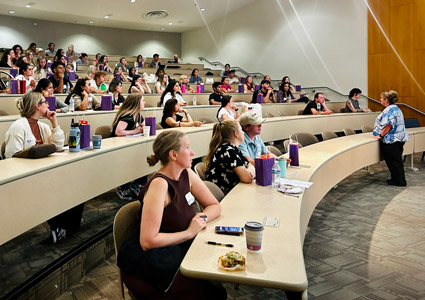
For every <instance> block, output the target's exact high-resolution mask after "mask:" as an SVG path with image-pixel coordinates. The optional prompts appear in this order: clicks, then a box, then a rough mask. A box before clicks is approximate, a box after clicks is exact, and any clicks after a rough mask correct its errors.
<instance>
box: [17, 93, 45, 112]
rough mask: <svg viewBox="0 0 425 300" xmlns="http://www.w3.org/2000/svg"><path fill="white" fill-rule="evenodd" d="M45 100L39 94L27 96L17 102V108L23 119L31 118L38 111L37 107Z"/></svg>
mask: <svg viewBox="0 0 425 300" xmlns="http://www.w3.org/2000/svg"><path fill="white" fill-rule="evenodd" d="M42 100H43V95H42V94H41V93H37V92H31V93H28V94H25V95H24V96H23V97H22V98H20V99H18V101H16V107H17V108H18V110H19V112H20V113H21V117H24V118H29V117H31V116H32V115H34V114H35V112H36V111H37V107H36V105H37V104H39V103H40V102H41V101H42Z"/></svg>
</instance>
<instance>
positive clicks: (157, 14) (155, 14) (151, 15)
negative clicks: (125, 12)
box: [142, 10, 168, 19]
mask: <svg viewBox="0 0 425 300" xmlns="http://www.w3.org/2000/svg"><path fill="white" fill-rule="evenodd" d="M167 16H168V12H166V11H165V10H152V11H149V12H147V13H144V14H143V15H142V18H143V19H163V18H165V17H167Z"/></svg>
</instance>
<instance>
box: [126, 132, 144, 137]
mask: <svg viewBox="0 0 425 300" xmlns="http://www.w3.org/2000/svg"><path fill="white" fill-rule="evenodd" d="M139 136H142V134H141V133H138V134H130V135H126V136H125V137H128V138H134V137H139Z"/></svg>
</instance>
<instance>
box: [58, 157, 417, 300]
mask: <svg viewBox="0 0 425 300" xmlns="http://www.w3.org/2000/svg"><path fill="white" fill-rule="evenodd" d="M419 159H420V156H419V155H417V156H415V166H416V167H418V168H419V171H407V174H406V175H407V176H406V177H407V182H408V186H407V187H406V188H401V187H393V186H387V185H386V184H385V180H386V179H387V178H388V176H389V173H388V171H387V169H386V166H385V164H384V163H381V164H376V165H373V166H371V167H370V168H369V172H374V174H373V175H370V174H369V173H368V172H367V171H365V170H359V171H358V172H356V173H354V174H353V175H352V176H350V177H348V178H346V179H345V180H343V181H342V182H341V183H339V184H338V186H337V187H336V188H334V189H332V190H331V191H330V192H329V193H328V194H327V195H326V197H325V198H324V199H323V200H322V201H321V203H320V204H319V205H318V206H317V208H316V210H315V212H314V214H313V216H312V217H311V220H310V224H309V231H308V233H307V235H306V238H305V243H304V254H305V263H306V269H307V276H308V280H309V288H308V293H309V299H344V300H350V299H358V300H360V299H362V300H363V299H364V300H366V299H369V300H380V299H385V300H392V299H412V300H413V299H414V300H418V299H425V238H424V236H425V225H424V224H425V222H424V221H425V217H424V216H425V184H424V182H425V165H424V163H423V162H420V160H419ZM116 272H117V270H116V267H115V257H111V258H110V259H109V260H108V261H106V262H105V263H104V264H102V265H101V266H99V267H98V268H96V269H95V270H93V271H92V272H90V273H89V274H88V275H87V276H86V277H84V278H83V279H82V280H81V281H80V282H79V283H78V284H76V285H74V286H73V287H72V288H70V289H69V292H67V293H64V294H62V296H61V297H60V299H61V300H67V299H81V300H82V299H84V300H86V299H118V288H117V284H118V282H117V275H116ZM225 287H226V289H227V292H228V298H229V299H238V300H245V299H286V297H285V295H284V293H283V292H281V291H278V290H273V289H265V288H260V287H252V286H244V285H241V286H239V288H238V289H235V288H234V286H233V285H232V284H225ZM127 299H128V296H127Z"/></svg>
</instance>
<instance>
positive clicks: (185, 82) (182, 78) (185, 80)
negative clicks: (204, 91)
mask: <svg viewBox="0 0 425 300" xmlns="http://www.w3.org/2000/svg"><path fill="white" fill-rule="evenodd" d="M180 85H181V86H183V85H184V86H185V88H186V93H189V94H194V93H195V90H194V89H193V88H191V87H190V85H189V78H187V76H186V75H182V76H180Z"/></svg>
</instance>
